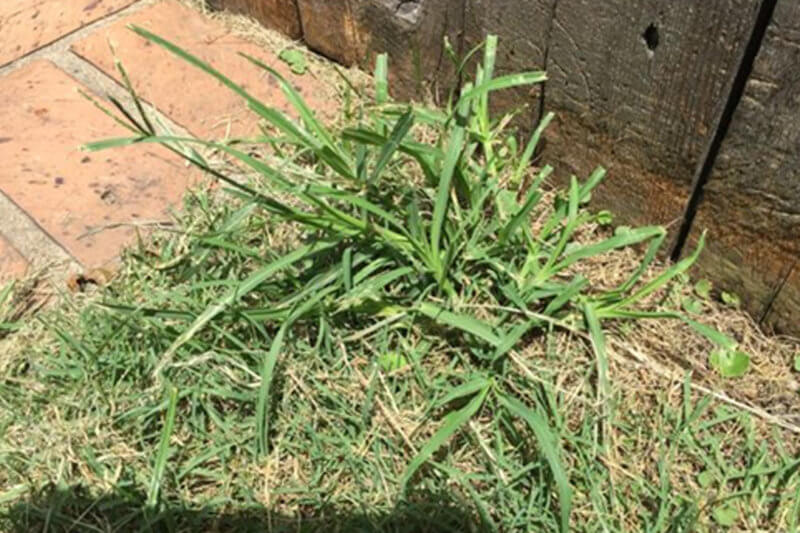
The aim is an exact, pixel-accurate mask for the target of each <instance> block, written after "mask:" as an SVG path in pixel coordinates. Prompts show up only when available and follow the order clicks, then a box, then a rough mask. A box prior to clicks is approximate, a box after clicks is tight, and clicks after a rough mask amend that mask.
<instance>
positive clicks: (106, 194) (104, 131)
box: [0, 61, 191, 267]
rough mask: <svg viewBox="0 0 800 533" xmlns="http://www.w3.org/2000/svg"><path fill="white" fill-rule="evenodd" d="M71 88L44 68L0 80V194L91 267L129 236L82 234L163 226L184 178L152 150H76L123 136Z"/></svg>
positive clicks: (173, 159)
mask: <svg viewBox="0 0 800 533" xmlns="http://www.w3.org/2000/svg"><path fill="white" fill-rule="evenodd" d="M79 86H80V85H79V83H78V82H77V81H75V80H74V79H72V78H71V77H69V76H68V75H67V74H65V73H64V72H62V71H61V70H59V69H58V68H57V67H56V66H55V65H53V64H52V63H49V62H47V61H36V62H33V63H31V64H29V65H27V66H25V67H24V68H22V69H20V70H17V71H14V72H13V73H11V74H9V75H7V76H5V77H2V78H0V94H3V95H4V98H2V99H0V124H4V125H5V126H4V130H3V133H2V135H3V137H2V142H0V190H2V191H3V192H4V193H5V194H6V195H8V196H9V197H10V198H11V199H12V201H14V202H15V203H16V204H17V205H18V206H19V207H21V208H22V209H23V210H25V211H26V212H27V213H28V215H29V216H31V217H32V218H33V219H34V220H35V221H36V222H37V223H38V224H39V226H40V227H42V228H44V230H45V231H47V232H48V233H49V234H50V236H51V237H52V238H53V239H55V240H56V241H58V242H59V243H61V245H62V246H63V247H64V248H65V249H66V250H67V251H68V252H70V254H71V255H72V256H73V257H75V258H76V259H77V260H78V261H80V262H81V263H83V265H84V266H87V267H93V266H100V265H102V264H105V263H106V262H108V261H110V260H112V259H113V258H114V257H116V255H117V254H118V253H119V251H120V248H121V247H122V246H123V245H124V244H125V243H127V242H130V240H131V238H132V237H133V236H134V235H135V231H134V229H132V228H131V227H130V226H125V227H117V228H114V229H108V230H105V231H102V232H100V233H95V234H93V235H89V236H84V235H85V234H86V233H87V231H90V230H91V229H93V228H98V227H101V226H107V225H110V224H118V223H127V222H135V221H137V220H139V221H143V220H152V219H163V218H164V217H165V213H166V211H167V208H168V206H169V205H170V204H172V203H174V202H176V201H178V200H179V199H180V198H181V195H182V193H183V191H184V190H185V188H186V187H187V186H188V185H189V183H190V179H191V176H190V172H189V170H188V169H187V168H186V167H185V166H184V165H183V164H182V162H181V161H180V160H179V159H178V158H177V156H173V155H172V154H170V153H169V152H167V151H166V150H165V149H163V148H161V147H159V146H157V145H140V146H130V147H125V148H121V149H114V150H109V151H105V152H98V153H91V154H89V153H86V152H82V151H81V150H80V146H81V145H82V144H84V143H86V142H89V141H93V140H100V139H105V138H109V137H120V136H124V135H125V130H123V129H122V128H121V127H120V126H119V125H118V124H116V123H114V121H113V120H111V118H109V117H108V116H106V115H105V114H103V113H102V112H101V111H100V110H98V109H97V108H95V107H94V106H93V105H92V104H91V103H90V102H88V101H87V100H85V99H84V98H83V97H82V96H81V95H80V94H78V92H77V90H76V89H77V88H78V87H79ZM83 90H84V91H87V92H88V90H87V89H85V88H84V89H83ZM29 259H30V260H32V261H33V260H35V259H36V258H33V257H30V258H29Z"/></svg>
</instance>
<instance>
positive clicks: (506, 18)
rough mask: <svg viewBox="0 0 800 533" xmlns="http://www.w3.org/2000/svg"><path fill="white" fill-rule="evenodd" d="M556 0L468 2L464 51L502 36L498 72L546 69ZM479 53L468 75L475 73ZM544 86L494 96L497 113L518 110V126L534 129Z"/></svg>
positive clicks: (507, 91) (498, 52)
mask: <svg viewBox="0 0 800 533" xmlns="http://www.w3.org/2000/svg"><path fill="white" fill-rule="evenodd" d="M554 3H555V0H470V1H467V2H466V10H465V14H466V23H465V26H464V43H463V50H464V53H467V52H469V51H470V50H472V49H473V48H474V47H475V46H477V45H479V44H480V43H482V42H483V41H484V40H485V39H486V36H487V35H490V34H493V35H497V36H498V38H499V44H498V50H497V65H496V70H495V74H496V75H503V74H511V73H514V72H524V71H530V70H544V68H545V57H546V53H547V41H548V36H549V33H550V29H551V24H550V22H551V17H552V12H553V6H554ZM481 58H482V55H481V54H477V55H476V56H475V60H474V61H472V62H471V64H470V67H469V69H468V72H466V73H465V75H466V77H467V78H472V77H474V75H475V70H474V68H475V65H476V63H477V62H479V61H480V60H481ZM541 90H542V86H541V85H537V86H533V87H524V88H520V89H511V90H506V91H502V92H498V93H495V94H493V95H492V104H493V106H492V107H493V109H494V111H495V112H496V113H504V112H509V111H518V112H519V115H518V120H517V121H516V125H517V126H519V127H520V128H521V129H523V130H525V129H528V130H530V129H531V128H532V127H533V126H534V125H535V123H536V122H537V120H538V117H539V108H540V103H541V97H542V96H541Z"/></svg>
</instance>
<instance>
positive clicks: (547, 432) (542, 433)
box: [497, 394, 572, 532]
mask: <svg viewBox="0 0 800 533" xmlns="http://www.w3.org/2000/svg"><path fill="white" fill-rule="evenodd" d="M497 397H498V399H499V400H500V403H502V404H503V405H504V406H505V407H506V408H507V409H508V410H509V411H510V412H511V413H512V414H513V415H515V416H517V417H518V418H521V419H522V420H524V421H525V422H526V423H527V424H528V427H530V428H531V431H533V434H534V435H535V436H536V440H537V441H538V442H539V448H540V449H541V451H542V454H543V455H544V457H545V459H546V460H547V464H548V466H549V467H550V472H551V473H552V474H553V480H554V481H555V483H556V489H557V490H558V505H559V511H560V516H561V531H562V532H567V531H569V530H570V529H569V518H570V514H571V513H572V487H570V484H569V476H568V475H567V470H566V468H564V464H563V463H562V462H561V455H562V450H561V444H560V442H559V439H558V438H557V436H556V433H555V432H554V431H553V430H552V429H551V428H550V425H549V424H548V423H547V420H546V419H545V417H543V416H542V415H541V414H539V413H538V412H536V411H534V410H532V409H529V408H528V407H527V406H525V404H523V403H522V402H520V401H519V400H517V399H516V398H513V397H510V396H505V395H500V394H498V395H497Z"/></svg>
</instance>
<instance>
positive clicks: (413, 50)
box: [298, 0, 464, 98]
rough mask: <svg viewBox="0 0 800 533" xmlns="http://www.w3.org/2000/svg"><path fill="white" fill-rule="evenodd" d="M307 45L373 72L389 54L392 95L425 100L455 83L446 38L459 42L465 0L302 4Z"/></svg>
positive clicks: (304, 0)
mask: <svg viewBox="0 0 800 533" xmlns="http://www.w3.org/2000/svg"><path fill="white" fill-rule="evenodd" d="M298 5H299V8H300V15H301V20H302V25H303V32H304V38H305V41H306V43H307V44H308V46H309V47H310V48H311V49H313V50H316V51H318V52H320V53H322V54H323V55H325V56H327V57H330V58H332V59H335V60H337V61H340V62H342V63H344V64H347V65H352V64H357V65H360V66H362V67H363V68H366V69H370V70H371V69H372V66H373V64H374V59H375V56H376V55H377V54H380V53H384V52H385V53H388V54H389V56H390V65H391V68H390V79H391V81H392V86H391V88H392V91H393V93H394V94H395V95H396V96H398V97H404V98H408V97H416V98H421V97H423V96H425V95H426V94H427V93H429V92H433V93H436V92H439V89H440V88H442V87H448V86H450V85H451V84H452V83H453V82H454V69H453V68H452V66H451V65H450V63H449V62H448V61H447V59H446V58H445V57H444V48H443V46H442V44H443V42H444V38H445V36H447V37H448V38H449V39H450V40H451V41H452V42H454V43H459V42H460V33H461V30H462V26H463V24H464V0H416V1H407V0H341V1H337V2H331V1H330V0H298Z"/></svg>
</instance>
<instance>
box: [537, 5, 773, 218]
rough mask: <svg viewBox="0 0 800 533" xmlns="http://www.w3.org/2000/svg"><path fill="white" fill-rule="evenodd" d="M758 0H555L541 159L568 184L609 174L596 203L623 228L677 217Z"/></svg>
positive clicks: (549, 49) (750, 25)
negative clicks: (552, 114) (551, 114)
mask: <svg viewBox="0 0 800 533" xmlns="http://www.w3.org/2000/svg"><path fill="white" fill-rule="evenodd" d="M758 3H759V2H758V0H704V1H702V2H695V1H690V0H679V1H677V0H676V1H669V2H665V1H663V0H604V1H597V0H558V1H557V3H556V5H555V9H554V10H553V20H552V23H553V29H552V32H551V35H550V39H549V46H548V51H547V70H548V73H549V75H550V81H548V84H547V87H546V97H545V106H546V108H548V109H551V110H553V111H556V112H557V113H558V120H557V121H556V122H555V123H554V127H553V128H552V130H551V133H550V135H549V136H548V141H549V142H548V157H547V159H548V160H549V161H550V162H551V163H553V164H554V165H555V166H556V167H557V169H558V166H559V165H563V166H565V167H566V168H567V169H568V170H569V171H571V172H574V173H576V174H577V175H578V176H579V177H583V176H586V175H587V174H588V173H589V172H590V170H591V169H592V168H593V167H594V166H595V165H598V164H602V165H604V166H606V167H608V169H609V174H608V178H607V180H606V182H605V183H604V185H603V186H602V187H601V188H600V189H599V190H598V192H597V194H596V195H595V203H596V205H599V206H603V207H606V208H610V209H611V210H612V211H614V212H615V213H617V214H619V215H620V218H621V219H622V220H624V221H626V222H629V223H635V224H646V223H647V224H651V223H661V224H671V223H673V222H675V221H676V220H678V219H679V218H680V216H681V214H682V211H683V208H684V205H685V202H686V199H687V197H688V195H689V189H690V186H691V180H692V176H693V173H694V169H695V166H696V164H697V162H698V159H699V158H700V157H701V154H702V152H703V148H704V143H705V141H706V139H707V138H708V135H709V134H710V129H711V128H712V127H713V125H714V119H715V117H716V115H717V113H718V112H719V110H720V109H721V106H722V105H723V104H724V102H725V99H726V97H727V94H726V86H727V85H728V82H729V80H730V79H731V77H732V76H733V75H734V73H735V69H736V68H737V67H738V61H739V57H740V53H741V48H742V47H743V46H744V44H745V43H746V42H747V37H748V36H749V34H750V31H751V28H752V25H753V22H754V20H755V15H756V12H757V8H758Z"/></svg>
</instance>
